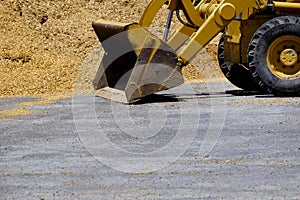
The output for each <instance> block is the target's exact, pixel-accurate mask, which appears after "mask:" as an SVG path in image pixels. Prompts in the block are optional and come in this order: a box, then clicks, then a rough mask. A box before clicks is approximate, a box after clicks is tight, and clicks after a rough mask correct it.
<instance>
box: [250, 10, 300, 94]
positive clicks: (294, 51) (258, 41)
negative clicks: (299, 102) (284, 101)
mask: <svg viewBox="0 0 300 200" xmlns="http://www.w3.org/2000/svg"><path fill="white" fill-rule="evenodd" d="M248 62H249V66H250V69H251V71H252V74H253V77H254V79H255V81H256V82H257V83H258V84H259V85H260V86H261V87H262V88H263V89H265V90H266V91H268V92H270V93H274V94H280V95H294V94H300V17H294V16H281V17H277V18H274V19H271V20H269V21H268V22H266V23H265V24H263V25H262V26H261V27H260V28H259V29H258V30H257V31H256V33H255V34H254V35H253V37H252V40H251V42H250V45H249V49H248Z"/></svg>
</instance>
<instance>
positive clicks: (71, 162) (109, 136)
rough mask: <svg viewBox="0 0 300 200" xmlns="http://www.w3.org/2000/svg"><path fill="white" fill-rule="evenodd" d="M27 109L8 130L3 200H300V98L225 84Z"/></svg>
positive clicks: (12, 102)
mask: <svg viewBox="0 0 300 200" xmlns="http://www.w3.org/2000/svg"><path fill="white" fill-rule="evenodd" d="M38 100H39V99H38V98H32V97H16V98H2V99H0V110H13V109H17V108H20V105H22V104H21V103H24V102H35V101H38ZM23 105H25V104H23ZM22 108H24V109H26V110H30V111H32V113H31V114H27V115H22V116H6V117H5V118H6V119H7V120H5V118H3V120H1V121H0V194H1V195H0V196H1V197H0V199H30V200H32V199H300V121H299V118H300V98H299V97H274V96H272V95H266V94H260V93H257V92H244V91H240V90H237V88H234V87H233V86H231V85H229V84H227V83H223V82H218V83H208V84H204V83H198V84H191V85H182V86H180V87H177V88H174V89H172V90H168V91H164V92H161V93H159V94H156V95H152V96H150V97H148V98H146V99H144V100H142V101H140V102H138V103H136V104H131V105H124V104H120V103H114V102H110V101H109V100H105V99H102V98H99V97H95V96H94V95H90V94H84V95H73V96H72V97H70V98H64V99H60V100H56V101H54V102H52V103H49V104H41V105H39V104H33V105H31V106H30V105H29V104H28V105H27V106H22Z"/></svg>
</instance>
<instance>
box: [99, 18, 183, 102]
mask: <svg viewBox="0 0 300 200" xmlns="http://www.w3.org/2000/svg"><path fill="white" fill-rule="evenodd" d="M93 28H94V30H95V32H96V34H97V36H98V39H99V40H100V42H101V44H102V47H103V49H104V51H105V53H104V56H103V58H102V61H101V63H100V66H99V68H98V71H97V74H96V77H95V78H94V81H93V86H94V89H95V94H96V95H97V96H100V97H104V98H106V99H111V100H113V101H118V102H123V103H133V102H135V101H137V100H139V99H140V98H142V97H145V96H147V95H150V94H153V93H155V92H158V91H161V90H166V89H169V88H172V87H176V86H178V85H181V84H182V83H183V82H184V80H183V77H182V74H181V69H180V67H179V66H178V65H177V56H176V54H175V52H174V51H173V50H172V48H171V47H169V46H168V45H167V44H166V43H164V42H163V41H162V40H160V39H158V38H157V37H156V36H154V35H153V34H151V33H150V32H149V31H148V30H146V29H145V28H143V27H141V26H140V25H139V24H136V23H132V24H123V23H115V22H109V21H104V20H100V21H97V22H93Z"/></svg>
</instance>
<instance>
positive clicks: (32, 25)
mask: <svg viewBox="0 0 300 200" xmlns="http://www.w3.org/2000/svg"><path fill="white" fill-rule="evenodd" d="M148 2H149V0H130V1H128V0H119V1H109V0H64V1H61V0H53V1H44V0H33V1H26V0H5V1H3V0H2V1H0V86H1V87H0V97H1V96H2V97H3V96H24V95H26V96H35V95H41V94H71V93H72V87H73V84H74V82H75V81H76V77H77V74H78V69H79V68H80V65H81V63H82V62H83V61H84V59H85V58H86V57H87V55H88V54H89V53H90V52H91V51H92V50H93V49H94V48H95V47H96V46H99V42H98V40H97V38H96V36H95V34H94V32H93V30H92V27H91V22H92V21H95V20H97V19H106V20H114V21H121V22H131V21H138V20H139V18H140V16H141V14H142V12H143V10H144V9H145V7H146V6H147V4H148ZM215 47H216V42H212V43H211V44H210V45H208V47H206V50H208V53H206V52H204V53H203V52H202V53H201V54H203V55H215V50H216V48H215ZM209 57H210V58H205V59H204V60H203V58H200V60H199V63H201V66H206V64H207V63H211V62H210V60H211V59H214V57H212V56H209ZM197 62H198V61H197ZM215 71H216V70H215V69H213V70H211V71H210V70H206V69H202V71H201V70H200V73H199V71H197V70H195V69H194V68H193V67H188V68H186V69H185V71H184V73H185V77H186V78H187V79H188V80H189V81H195V80H196V81H197V80H199V79H200V78H201V77H202V76H203V75H204V76H205V77H213V78H214V77H215V78H218V77H219V76H220V75H219V74H218V73H216V72H215ZM211 74H213V75H211Z"/></svg>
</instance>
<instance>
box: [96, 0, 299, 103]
mask: <svg viewBox="0 0 300 200" xmlns="http://www.w3.org/2000/svg"><path fill="white" fill-rule="evenodd" d="M161 9H166V10H167V11H168V15H167V17H166V23H165V31H164V34H163V38H159V37H158V36H157V35H156V33H153V31H151V28H150V27H151V25H152V24H153V23H155V20H156V16H157V15H158V13H159V12H160V10H161ZM174 21H175V22H176V21H178V22H179V23H180V26H177V27H176V30H175V32H173V33H172V34H170V26H171V23H174ZM92 26H93V28H94V30H95V33H96V34H97V36H98V38H99V40H100V42H101V44H102V47H103V49H104V51H105V54H104V56H103V58H102V61H101V63H100V67H99V69H98V72H97V74H96V77H95V79H94V81H93V86H94V88H95V91H96V95H98V96H101V97H104V98H108V99H112V100H115V101H119V102H124V103H132V102H135V101H137V100H139V99H140V98H142V97H144V96H147V95H150V94H153V93H155V92H158V91H161V90H166V89H169V88H172V87H176V86H178V85H180V84H182V83H183V82H184V79H183V77H182V75H181V69H182V68H183V67H184V66H186V65H187V64H188V63H190V62H191V60H192V59H193V58H194V57H195V55H196V54H197V53H198V52H199V51H200V50H201V49H202V48H203V47H204V46H205V45H207V44H208V43H209V42H210V41H211V40H212V39H213V38H215V37H216V36H217V35H219V34H222V36H221V37H220V42H219V45H218V61H219V66H220V68H221V70H222V72H223V73H224V75H225V76H226V77H227V79H228V80H229V81H230V82H231V83H233V84H234V85H236V86H237V87H240V88H242V89H245V90H262V91H267V92H269V93H273V94H283V95H298V94H300V0H284V1H282V0H281V1H280V0H278V1H271V0H193V1H191V0H168V1H166V0H152V1H151V2H150V3H149V5H148V7H147V8H146V9H145V11H144V13H143V15H142V16H141V19H140V21H139V22H137V23H127V24H126V23H118V22H110V21H104V20H99V21H95V22H93V24H92Z"/></svg>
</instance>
